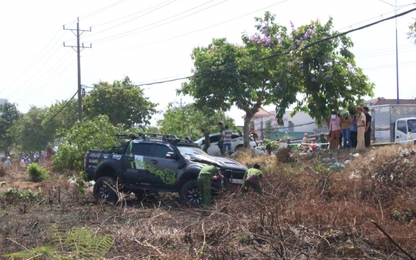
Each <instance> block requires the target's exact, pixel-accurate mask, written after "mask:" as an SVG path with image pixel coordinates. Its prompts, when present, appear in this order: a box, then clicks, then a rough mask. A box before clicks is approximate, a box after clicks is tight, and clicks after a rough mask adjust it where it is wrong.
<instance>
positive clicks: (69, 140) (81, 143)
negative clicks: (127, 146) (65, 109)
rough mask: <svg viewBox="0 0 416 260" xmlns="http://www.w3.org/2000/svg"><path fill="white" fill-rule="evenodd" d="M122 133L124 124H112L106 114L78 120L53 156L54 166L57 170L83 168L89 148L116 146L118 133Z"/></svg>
mask: <svg viewBox="0 0 416 260" xmlns="http://www.w3.org/2000/svg"><path fill="white" fill-rule="evenodd" d="M121 133H123V129H122V126H121V125H118V126H114V125H112V124H111V123H110V122H109V120H108V116H106V115H100V116H97V117H95V118H93V119H91V120H88V119H86V120H83V122H79V121H77V122H76V123H75V124H74V126H73V127H72V128H71V129H70V130H69V131H68V133H67V137H66V138H65V140H64V142H63V143H61V144H60V146H59V149H58V151H57V153H56V155H55V156H54V157H53V164H54V167H55V168H56V169H57V170H65V169H70V170H82V167H83V160H84V155H85V153H86V152H87V151H88V150H90V149H99V150H105V149H110V148H111V147H114V146H116V145H117V140H116V135H117V134H121Z"/></svg>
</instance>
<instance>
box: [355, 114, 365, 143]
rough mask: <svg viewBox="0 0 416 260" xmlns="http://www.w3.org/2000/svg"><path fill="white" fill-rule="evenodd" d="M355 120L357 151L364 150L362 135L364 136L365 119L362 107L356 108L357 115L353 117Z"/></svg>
mask: <svg viewBox="0 0 416 260" xmlns="http://www.w3.org/2000/svg"><path fill="white" fill-rule="evenodd" d="M355 118H356V119H357V150H364V149H365V142H364V134H365V125H366V119H365V114H364V112H363V108H362V107H357V114H356V116H355Z"/></svg>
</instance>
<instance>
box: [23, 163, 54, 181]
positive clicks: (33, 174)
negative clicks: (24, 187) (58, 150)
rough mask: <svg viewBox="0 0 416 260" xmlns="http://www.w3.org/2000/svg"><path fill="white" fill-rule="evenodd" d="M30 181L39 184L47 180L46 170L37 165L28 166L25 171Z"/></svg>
mask: <svg viewBox="0 0 416 260" xmlns="http://www.w3.org/2000/svg"><path fill="white" fill-rule="evenodd" d="M27 171H28V173H29V177H30V180H31V181H34V182H40V181H43V180H46V179H48V178H49V174H48V173H47V171H46V169H45V168H43V167H41V166H39V165H38V164H37V163H31V164H29V167H28V169H27Z"/></svg>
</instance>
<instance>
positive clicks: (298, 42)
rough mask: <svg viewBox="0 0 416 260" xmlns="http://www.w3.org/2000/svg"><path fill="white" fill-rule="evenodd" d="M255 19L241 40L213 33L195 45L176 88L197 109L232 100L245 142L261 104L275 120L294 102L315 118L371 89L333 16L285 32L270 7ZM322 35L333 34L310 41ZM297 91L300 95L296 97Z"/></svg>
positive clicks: (227, 106)
mask: <svg viewBox="0 0 416 260" xmlns="http://www.w3.org/2000/svg"><path fill="white" fill-rule="evenodd" d="M255 21H256V23H257V24H256V26H255V27H256V29H257V32H256V33H255V34H254V35H252V36H248V35H247V34H243V36H242V40H243V45H241V46H237V45H234V44H231V43H227V41H226V39H214V40H213V41H212V43H211V44H209V45H208V47H198V48H195V49H194V50H193V52H192V56H191V57H192V59H193V60H194V69H193V70H192V72H193V74H194V75H193V77H191V78H190V79H189V82H186V83H183V85H182V88H181V89H180V90H179V92H180V93H184V94H189V95H191V96H193V97H194V98H195V100H196V101H195V105H196V106H197V107H198V108H200V109H202V108H205V109H206V108H210V109H211V110H213V111H214V110H228V109H230V107H231V106H232V105H236V106H237V107H238V108H239V109H241V110H243V111H244V112H245V113H246V116H245V119H244V139H245V140H244V141H245V144H246V145H247V144H248V133H249V123H250V121H251V119H252V118H253V116H254V114H255V113H256V112H257V111H258V110H259V108H260V107H261V106H263V105H268V104H275V105H276V112H277V120H278V121H279V122H280V123H282V117H283V115H284V113H285V111H286V110H287V109H288V108H289V107H290V106H291V105H293V104H296V109H295V113H296V112H297V111H300V110H302V111H305V112H307V113H309V114H310V115H311V117H313V118H315V119H317V121H318V122H319V121H321V120H322V119H324V118H326V117H327V116H328V115H329V113H330V111H331V109H338V108H339V106H342V107H347V106H348V105H347V104H349V103H354V102H360V101H361V100H362V99H361V98H362V97H363V96H364V95H370V96H372V95H373V92H372V89H373V84H371V83H368V78H367V77H366V76H365V75H363V73H362V70H361V69H359V68H357V67H354V66H355V62H354V56H353V54H352V53H351V52H350V51H349V50H348V48H350V47H352V42H351V40H350V39H349V38H348V37H346V36H345V35H344V36H339V37H335V35H336V34H337V33H336V32H332V33H331V32H330V31H329V30H331V29H332V19H330V20H329V21H328V23H326V24H325V25H323V26H322V25H320V24H319V22H313V23H311V24H310V25H307V26H302V27H300V28H299V29H298V30H294V27H293V30H292V33H291V34H290V35H289V34H287V28H286V27H283V26H280V25H277V24H275V23H274V15H271V14H270V13H269V12H266V13H265V15H264V19H262V18H258V17H257V18H255ZM327 36H333V37H334V38H332V39H331V40H323V41H320V42H319V43H316V44H313V42H314V41H317V40H322V38H323V37H327ZM298 95H304V96H303V98H302V99H301V100H298Z"/></svg>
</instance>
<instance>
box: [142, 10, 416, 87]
mask: <svg viewBox="0 0 416 260" xmlns="http://www.w3.org/2000/svg"><path fill="white" fill-rule="evenodd" d="M415 10H416V8H413V9H410V10H408V11H405V12H402V13H399V14H397V15H394V16H391V17H388V18H384V19H382V20H379V21H376V22H373V23H370V24H366V25H364V26H361V27H358V28H355V29H351V30H348V31H346V32H342V33H338V34H336V35H333V36H329V37H325V38H322V39H320V40H317V41H315V42H312V43H309V44H306V45H305V46H303V47H297V46H296V47H292V48H290V49H289V50H287V51H284V52H281V53H276V54H273V55H270V56H267V57H263V58H260V59H258V60H257V61H262V60H267V59H271V58H275V57H279V56H283V55H287V54H289V53H290V52H291V51H294V50H296V49H299V50H304V49H307V48H309V47H312V46H315V45H317V44H319V43H321V42H324V41H328V40H331V39H335V38H338V37H339V36H343V35H346V34H349V33H352V32H355V31H359V30H363V29H366V28H368V27H371V26H374V25H377V24H379V23H382V22H386V21H388V20H391V19H394V18H397V17H400V16H403V15H406V14H409V13H411V12H413V11H415ZM235 67H237V64H236V63H233V64H229V65H226V66H225V67H223V68H221V69H217V70H212V71H206V72H201V73H198V74H197V75H193V76H187V77H181V78H174V79H169V80H163V81H156V82H150V83H144V84H137V85H135V86H137V87H140V86H148V85H155V84H162V83H167V82H173V81H178V80H184V79H189V78H192V77H201V76H205V75H210V74H213V73H217V72H220V71H224V70H227V69H231V68H235Z"/></svg>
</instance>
